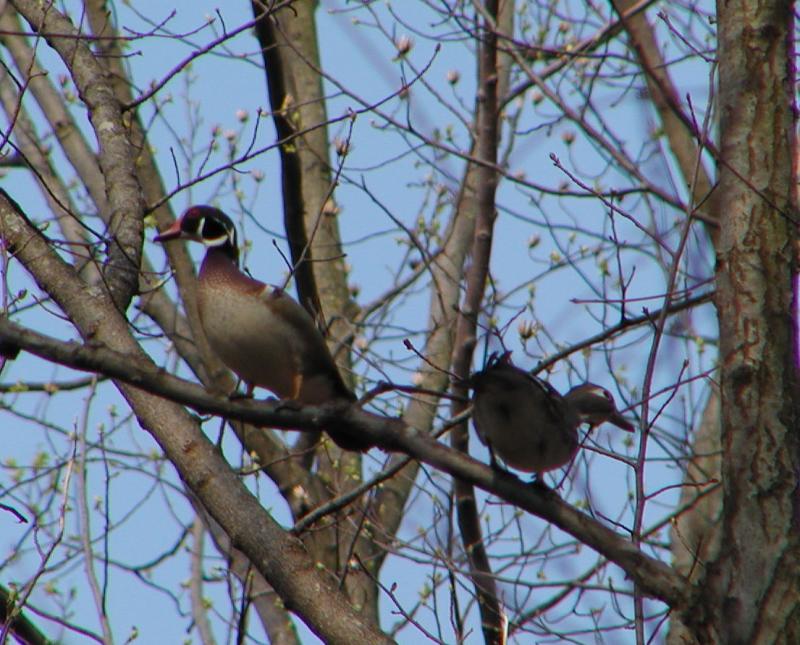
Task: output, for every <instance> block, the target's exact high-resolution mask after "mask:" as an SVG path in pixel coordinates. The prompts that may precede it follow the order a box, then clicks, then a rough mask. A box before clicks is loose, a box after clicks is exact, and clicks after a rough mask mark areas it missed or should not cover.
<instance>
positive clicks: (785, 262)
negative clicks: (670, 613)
mask: <svg viewBox="0 0 800 645" xmlns="http://www.w3.org/2000/svg"><path fill="white" fill-rule="evenodd" d="M717 11H718V21H719V56H718V60H719V114H720V124H719V125H720V151H721V158H720V159H719V180H720V185H719V189H718V191H719V193H720V197H719V199H720V211H719V212H720V214H721V222H720V224H721V229H720V238H719V248H718V256H717V271H716V279H717V291H716V304H717V311H718V314H719V323H720V372H721V374H720V376H721V401H722V429H721V445H722V451H723V452H722V478H723V518H722V527H721V531H722V534H721V549H720V553H719V557H718V558H717V559H716V561H715V562H713V563H711V564H710V566H709V567H708V570H707V575H706V578H705V582H704V584H702V585H701V587H700V590H699V591H698V600H699V603H698V605H699V607H700V608H701V611H696V610H695V611H694V612H693V616H692V617H691V618H690V617H688V616H684V619H689V618H690V620H689V622H690V624H692V625H693V627H694V629H695V635H696V637H697V638H698V640H700V641H714V642H724V643H767V642H769V643H779V642H783V643H796V642H800V531H798V512H799V511H800V507H798V502H799V501H800V499H799V498H798V492H797V491H798V477H799V476H800V475H799V473H800V454H799V452H798V449H799V445H798V434H797V428H798V422H800V418H798V391H797V387H798V381H797V335H796V334H797V325H796V323H797V319H796V316H797V292H796V281H795V276H794V272H795V270H796V267H797V256H796V241H797V223H796V213H797V199H796V173H795V170H796V167H795V126H796V124H795V118H794V111H793V93H794V87H795V77H794V60H793V59H794V51H793V37H794V17H793V10H792V4H791V3H789V2H767V3H759V2H753V1H752V0H739V1H733V2H719V3H718V4H717Z"/></svg>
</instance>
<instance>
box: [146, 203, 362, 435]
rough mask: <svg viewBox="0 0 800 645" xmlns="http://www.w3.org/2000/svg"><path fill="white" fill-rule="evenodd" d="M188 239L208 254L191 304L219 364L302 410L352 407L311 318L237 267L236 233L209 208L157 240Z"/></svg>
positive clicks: (193, 212)
mask: <svg viewBox="0 0 800 645" xmlns="http://www.w3.org/2000/svg"><path fill="white" fill-rule="evenodd" d="M175 239H187V240H194V241H195V242H200V243H201V244H203V245H204V246H205V247H206V248H207V249H208V250H207V251H206V257H205V259H204V260H203V264H202V265H201V266H200V273H199V274H198V286H197V305H198V309H199V313H200V321H201V324H202V326H203V331H204V332H205V334H206V336H207V337H208V342H209V344H210V345H211V348H212V349H213V350H214V351H215V352H216V353H217V355H218V356H219V358H220V360H221V361H222V362H223V363H224V364H225V365H227V366H228V368H230V369H231V370H232V371H233V372H235V373H236V374H237V375H238V376H239V377H240V378H241V379H242V380H243V381H244V382H245V383H246V385H247V393H248V395H250V394H252V392H253V388H254V387H256V386H258V387H263V388H265V389H267V390H269V391H270V392H272V393H273V394H275V396H277V397H278V398H280V399H291V400H295V401H297V402H299V403H303V404H307V405H321V404H323V403H326V402H329V401H334V400H342V399H344V400H347V401H355V400H356V397H355V396H354V395H353V393H352V392H351V391H350V390H349V389H348V388H347V386H346V385H345V384H344V381H343V380H342V377H341V374H339V370H338V369H337V367H336V363H335V362H334V360H333V357H332V356H331V353H330V351H329V350H328V346H327V345H326V344H325V340H324V339H323V337H322V334H321V333H320V332H319V330H318V329H317V326H316V324H315V323H314V320H313V319H312V318H311V316H310V314H309V313H308V312H307V311H306V310H305V309H304V308H303V307H302V306H301V305H300V304H298V303H297V302H296V301H295V300H293V299H292V298H291V297H290V296H289V295H287V294H286V293H285V292H284V291H283V290H282V289H280V288H279V287H275V286H272V285H268V284H264V283H263V282H260V281H258V280H254V279H253V278H251V277H250V276H248V275H246V274H244V273H243V272H242V271H241V270H240V269H239V247H238V245H237V243H236V227H235V226H234V224H233V222H232V221H231V219H230V218H229V217H228V216H227V215H226V214H225V213H223V212H222V211H221V210H219V209H217V208H213V207H211V206H192V207H191V208H189V209H188V210H187V211H186V212H185V213H184V214H183V215H182V216H181V217H180V218H179V219H178V220H176V221H175V223H174V224H173V225H172V226H171V227H170V228H168V229H167V230H166V231H164V232H163V233H161V234H160V235H157V236H156V237H155V238H154V240H155V241H156V242H166V241H168V240H175ZM331 438H332V439H333V440H334V441H335V442H336V443H337V445H339V447H341V448H344V449H346V450H366V449H368V448H369V447H370V444H369V443H368V442H366V441H359V440H356V439H351V438H350V437H347V436H342V435H341V434H340V433H335V434H334V435H331Z"/></svg>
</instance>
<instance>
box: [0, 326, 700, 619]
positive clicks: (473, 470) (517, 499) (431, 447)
mask: <svg viewBox="0 0 800 645" xmlns="http://www.w3.org/2000/svg"><path fill="white" fill-rule="evenodd" d="M0 343H8V344H11V345H16V346H18V347H20V348H22V349H24V350H25V351H30V352H31V353H34V354H36V355H37V356H40V357H42V358H45V359H46V360H49V361H53V362H56V363H59V364H62V365H65V366H67V367H71V368H73V369H77V370H84V371H93V372H98V373H102V374H105V375H107V376H109V377H111V378H114V379H116V380H118V381H121V382H124V383H127V384H129V385H131V386H134V387H135V388H137V390H141V391H145V392H150V393H153V394H158V396H160V397H165V398H169V399H170V400H172V401H175V402H177V403H182V404H184V405H188V406H190V407H192V408H193V409H195V410H197V411H198V412H202V413H211V414H218V415H221V416H224V417H226V418H229V419H238V420H240V421H246V422H248V423H252V424H254V425H258V426H268V427H274V428H286V429H295V430H304V431H314V430H320V429H322V428H326V427H335V428H336V430H337V432H340V431H341V432H348V433H353V434H357V435H359V436H367V437H369V439H370V440H371V441H374V442H375V443H376V444H377V445H379V446H381V447H382V448H384V449H385V450H391V451H399V452H403V453H405V454H408V455H410V456H412V457H414V458H415V459H418V460H420V461H423V462H424V463H426V464H428V465H430V466H433V467H435V468H439V469H441V470H444V471H445V472H448V473H450V474H451V475H453V476H454V477H457V478H461V479H463V480H464V481H466V482H468V483H470V484H473V485H475V486H478V487H480V488H482V489H484V490H486V491H487V492H489V493H492V494H494V495H496V496H497V497H499V498H500V499H502V500H504V501H506V502H508V503H510V504H515V505H516V506H518V507H519V508H522V509H523V510H526V511H528V512H530V513H533V514H534V515H537V516H539V517H541V518H542V519H545V520H547V521H548V522H551V523H553V524H554V525H556V526H557V527H559V528H560V529H562V530H564V531H566V532H567V533H570V534H571V535H573V536H574V537H576V538H577V539H579V540H580V541H581V542H583V543H585V544H586V545H588V546H590V547H591V548H593V549H595V550H596V551H598V552H599V553H601V554H602V555H604V556H605V557H606V558H608V559H609V560H611V561H612V562H614V563H615V564H617V565H618V566H619V567H620V568H622V569H624V570H625V572H626V573H627V574H628V575H629V576H630V577H631V578H632V579H633V580H635V581H636V583H637V584H639V585H641V587H642V589H643V590H645V592H646V593H648V594H649V595H652V596H654V597H656V598H659V599H661V600H662V601H664V602H665V603H667V604H669V605H670V606H671V607H673V608H675V609H679V608H682V607H684V606H685V605H686V603H687V602H688V599H689V586H688V584H687V582H686V580H685V579H684V578H683V577H682V576H680V575H678V574H677V573H675V572H674V571H672V569H671V568H670V567H668V566H667V565H665V564H664V563H663V562H660V561H658V560H655V559H653V558H650V557H648V556H646V555H644V554H643V553H642V552H641V551H639V550H637V549H636V548H635V547H634V546H633V545H632V544H631V542H630V541H629V540H627V539H624V538H622V537H620V536H619V535H617V534H616V533H614V532H613V531H612V530H610V529H608V528H606V527H605V526H603V525H602V524H600V523H599V522H597V521H596V520H593V519H592V518H590V517H588V516H586V515H584V514H583V513H581V512H580V511H578V510H576V509H575V508H573V507H572V506H571V505H570V504H568V503H566V502H564V501H563V500H561V499H560V498H558V497H557V496H556V495H553V494H552V493H551V492H547V491H540V490H537V489H534V488H532V487H530V486H529V485H527V484H525V483H523V482H522V481H521V480H520V479H519V478H517V477H515V476H514V475H512V474H508V473H500V472H498V471H496V470H494V469H492V468H490V467H489V466H487V465H486V464H482V463H480V462H478V461H476V460H474V459H472V458H471V457H469V456H467V455H465V454H463V453H461V452H459V451H456V450H453V449H452V448H449V447H447V446H445V445H443V444H441V443H438V442H436V441H433V440H432V439H430V438H428V437H427V436H425V435H423V434H420V433H419V432H417V431H416V430H414V429H413V428H408V427H407V426H405V425H404V424H403V423H402V422H401V421H400V420H398V419H390V418H386V417H382V416H379V415H376V414H371V413H369V412H365V411H363V410H361V409H359V408H358V407H357V406H356V405H353V404H345V405H341V404H334V405H330V406H324V407H318V408H312V407H305V408H303V409H299V408H295V407H294V406H287V404H286V403H283V402H280V401H274V402H269V401H267V402H265V401H253V400H246V401H230V400H228V399H224V398H218V397H215V396H213V395H211V394H209V393H208V392H207V391H206V390H204V389H203V388H202V387H201V386H199V385H196V384H194V383H191V382H189V381H184V380H182V379H179V378H177V377H175V376H172V375H171V374H169V373H167V372H165V371H164V370H161V369H159V368H158V367H156V366H155V365H153V364H152V362H150V361H149V360H148V359H147V358H146V357H144V356H132V355H130V354H127V353H121V352H118V351H115V350H113V349H111V348H109V347H104V346H102V345H82V344H78V343H66V342H63V341H59V340H56V339H53V338H50V337H48V336H44V335H42V334H38V333H36V332H34V331H31V330H29V329H25V328H23V327H20V326H19V325H16V324H14V323H11V322H9V321H7V320H0ZM174 430H175V429H174V428H170V431H171V432H174ZM154 435H155V436H156V438H157V439H159V440H160V439H161V437H160V434H158V433H154ZM199 440H200V439H199V438H198V437H194V438H193V439H192V445H194V442H196V441H199ZM179 445H181V446H183V444H179ZM190 447H191V446H189V445H186V446H183V448H182V449H189V448H190ZM168 454H169V453H168ZM170 456H171V455H170ZM171 458H172V456H171ZM181 461H182V460H181ZM176 466H179V464H176ZM179 467H180V466H179ZM225 469H226V470H228V468H227V466H226V467H225ZM181 472H182V474H183V471H181ZM192 479H194V478H192ZM234 481H237V483H238V480H234ZM195 492H197V493H198V496H199V497H201V499H203V501H204V503H205V502H206V500H205V498H204V497H203V496H202V495H201V493H200V492H198V491H195ZM254 501H255V500H254ZM206 506H207V507H208V504H206ZM248 506H249V505H248ZM209 511H210V512H211V513H212V515H214V516H215V518H216V519H217V521H218V522H220V523H221V524H223V526H226V523H223V522H222V521H221V520H220V519H219V517H216V513H215V511H214V510H213V509H212V508H209ZM229 529H230V524H229V523H228V526H226V531H229ZM229 535H230V532H229ZM231 537H232V538H233V537H234V536H231ZM242 539H243V538H242ZM246 542H247V543H248V544H252V541H251V540H250V539H249V538H248V540H247V541H246ZM241 548H242V549H243V550H244V551H245V552H247V553H248V555H249V552H248V551H247V549H245V548H244V547H243V546H242V547H241ZM262 557H263V556H262ZM267 579H269V577H268V578H267Z"/></svg>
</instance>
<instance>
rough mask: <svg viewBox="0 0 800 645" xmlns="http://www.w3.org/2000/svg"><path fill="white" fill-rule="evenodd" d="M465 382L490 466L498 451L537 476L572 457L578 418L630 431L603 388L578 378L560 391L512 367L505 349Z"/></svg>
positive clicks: (494, 461) (476, 428) (494, 462)
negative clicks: (571, 384)
mask: <svg viewBox="0 0 800 645" xmlns="http://www.w3.org/2000/svg"><path fill="white" fill-rule="evenodd" d="M468 385H469V387H470V389H472V390H473V391H474V394H473V398H472V405H473V408H472V421H473V424H474V425H475V430H476V431H477V434H478V438H479V439H480V440H481V441H482V442H483V443H484V444H485V445H486V446H487V447H488V448H489V454H490V456H491V460H492V466H493V467H497V460H496V457H498V456H499V457H500V458H501V459H502V460H503V461H504V462H505V463H506V464H507V465H509V466H511V467H512V468H515V469H517V470H522V471H524V472H533V473H536V474H537V476H538V477H541V473H544V472H547V471H548V470H553V469H555V468H559V467H561V466H563V465H565V464H567V463H569V462H570V460H571V459H572V458H573V457H574V456H575V453H576V452H577V451H578V426H579V425H580V424H581V423H589V424H590V426H591V427H594V426H596V425H599V424H601V423H604V422H606V421H608V422H610V423H613V424H614V425H616V426H617V427H619V428H622V429H623V430H625V431H627V432H633V430H634V427H633V425H632V424H631V423H630V422H629V421H628V420H627V419H626V418H625V417H624V416H622V414H620V412H619V411H618V410H617V407H616V404H615V403H614V398H613V397H612V396H611V393H610V392H609V391H608V390H605V389H604V388H602V387H600V386H598V385H595V384H593V383H583V384H582V385H578V386H577V387H574V388H572V389H571V390H570V391H569V392H567V394H566V395H564V396H562V395H561V394H559V393H558V392H557V391H556V390H555V388H553V387H552V386H551V385H550V384H549V383H547V382H546V381H542V380H540V379H538V378H536V377H535V376H532V375H531V374H529V373H528V372H526V371H524V370H521V369H519V368H518V367H515V366H514V365H513V364H512V363H511V359H510V352H506V353H505V354H503V355H502V356H500V357H496V356H495V357H492V358H491V359H490V361H489V365H488V366H487V367H486V368H485V369H484V370H482V371H480V372H476V373H475V374H473V375H472V376H471V377H470V379H469V381H468Z"/></svg>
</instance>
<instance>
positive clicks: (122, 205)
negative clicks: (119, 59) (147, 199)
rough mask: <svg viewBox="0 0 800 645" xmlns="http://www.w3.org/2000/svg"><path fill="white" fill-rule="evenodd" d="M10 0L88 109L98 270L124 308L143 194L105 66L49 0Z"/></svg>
mask: <svg viewBox="0 0 800 645" xmlns="http://www.w3.org/2000/svg"><path fill="white" fill-rule="evenodd" d="M10 1H11V4H12V5H13V6H14V7H15V8H16V9H17V11H19V13H20V14H21V15H22V16H24V17H25V19H26V20H27V21H28V23H29V24H30V25H31V27H32V28H33V29H34V30H35V31H36V32H38V33H39V34H41V35H42V36H43V37H44V38H45V39H46V40H47V42H48V44H50V46H51V47H53V49H55V50H56V52H57V53H58V55H59V56H61V59H62V60H63V61H64V64H65V65H66V66H67V68H68V69H69V70H70V73H71V74H72V79H73V81H74V82H75V87H76V88H77V89H78V93H79V94H80V97H81V99H82V100H83V102H84V104H85V105H86V107H87V109H88V112H89V120H90V121H91V124H92V128H93V129H94V133H95V136H96V137H97V142H98V144H99V146H100V151H99V155H98V158H99V162H100V169H101V171H102V172H103V178H104V180H105V188H106V195H107V197H108V208H109V213H108V215H107V220H106V221H108V223H109V224H108V240H107V248H106V253H107V257H108V259H107V262H106V265H105V267H104V272H103V273H104V276H105V282H106V284H107V285H108V289H109V292H110V293H111V295H112V297H113V299H114V303H115V304H116V306H117V307H118V308H119V309H120V311H124V310H125V309H127V308H128V304H129V303H130V301H131V298H132V297H133V295H134V294H135V293H136V291H137V290H138V287H139V267H140V265H141V260H142V239H143V238H142V235H143V231H144V224H143V219H144V199H143V197H142V189H141V186H140V185H139V179H138V177H137V175H136V166H135V160H136V155H135V154H133V149H132V147H131V144H130V141H129V140H128V136H127V131H126V129H125V126H124V124H123V122H122V110H121V108H120V103H119V101H118V100H117V98H116V96H115V95H114V90H113V88H112V86H111V84H110V83H109V80H108V76H107V75H106V73H105V69H104V68H103V66H102V65H100V64H99V63H98V62H97V60H96V58H95V55H94V53H93V52H92V51H91V49H89V47H88V45H87V44H86V43H85V42H84V41H83V40H82V39H81V38H80V33H79V32H78V31H77V30H76V29H75V28H74V27H73V26H72V23H71V22H70V20H69V19H68V18H67V17H66V16H64V15H63V14H61V13H60V12H59V11H57V10H56V8H55V6H54V5H51V4H47V5H46V4H41V3H39V2H35V1H33V0H10ZM55 34H58V36H56V35H55Z"/></svg>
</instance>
